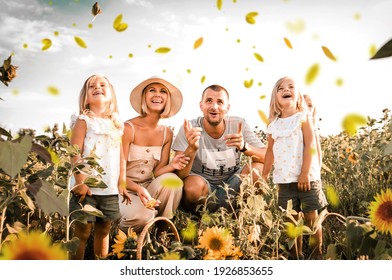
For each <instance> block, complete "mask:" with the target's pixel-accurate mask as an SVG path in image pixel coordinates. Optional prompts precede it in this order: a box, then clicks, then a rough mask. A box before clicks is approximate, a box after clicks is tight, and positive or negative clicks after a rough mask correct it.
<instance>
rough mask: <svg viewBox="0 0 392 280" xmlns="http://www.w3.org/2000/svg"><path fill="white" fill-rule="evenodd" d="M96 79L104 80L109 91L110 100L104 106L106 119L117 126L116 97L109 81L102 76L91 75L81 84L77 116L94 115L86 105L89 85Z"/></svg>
mask: <svg viewBox="0 0 392 280" xmlns="http://www.w3.org/2000/svg"><path fill="white" fill-rule="evenodd" d="M97 78H103V79H105V80H106V81H107V82H108V84H109V87H110V91H111V97H112V98H111V99H110V102H109V103H108V104H107V106H106V117H107V118H108V119H111V120H112V121H113V122H114V123H115V124H116V126H117V123H118V106H117V97H116V93H115V91H114V87H113V85H112V83H110V81H109V79H108V78H106V77H105V76H103V75H100V74H94V75H91V76H90V77H88V78H87V79H86V81H85V82H84V84H83V87H82V89H81V90H80V95H79V114H85V115H88V116H93V115H94V113H93V112H91V111H90V107H89V104H88V103H87V91H88V89H89V87H90V84H91V83H93V82H94V81H95V80H96V79H97Z"/></svg>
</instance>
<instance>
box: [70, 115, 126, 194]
mask: <svg viewBox="0 0 392 280" xmlns="http://www.w3.org/2000/svg"><path fill="white" fill-rule="evenodd" d="M77 119H81V120H84V121H85V122H86V124H87V131H86V137H85V139H84V148H83V154H82V156H83V157H86V156H88V155H89V154H90V152H91V151H92V150H93V149H94V148H95V154H96V155H97V156H98V157H99V159H98V160H97V162H98V163H99V164H100V166H101V167H102V168H103V169H104V171H105V174H104V175H103V176H102V181H103V182H104V183H105V184H106V185H107V188H90V190H91V193H92V194H94V195H115V194H118V180H119V175H120V152H121V137H122V134H123V129H122V128H117V127H116V126H115V125H114V123H113V121H112V120H110V119H103V118H96V117H89V116H87V115H78V116H77V115H75V114H74V115H72V116H71V128H73V126H74V124H75V122H76V120H77Z"/></svg>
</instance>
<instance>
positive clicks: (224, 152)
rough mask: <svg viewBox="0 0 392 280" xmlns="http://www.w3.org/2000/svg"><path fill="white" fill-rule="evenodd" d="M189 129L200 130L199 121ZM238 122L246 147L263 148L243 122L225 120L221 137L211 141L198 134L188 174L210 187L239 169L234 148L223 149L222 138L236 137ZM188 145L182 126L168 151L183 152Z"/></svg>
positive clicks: (203, 133) (239, 120) (203, 134)
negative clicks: (194, 153) (196, 149)
mask: <svg viewBox="0 0 392 280" xmlns="http://www.w3.org/2000/svg"><path fill="white" fill-rule="evenodd" d="M190 122H191V124H192V126H193V127H201V128H203V117H199V118H196V119H193V120H190ZM240 122H242V134H243V138H244V141H245V142H247V143H248V144H250V145H252V146H254V147H258V148H263V147H265V145H264V144H263V143H262V142H261V140H260V139H259V138H257V137H256V135H255V134H254V132H253V131H252V130H251V129H250V127H249V125H248V124H247V123H246V121H245V119H243V118H240V117H233V116H226V117H225V123H226V128H225V132H224V133H223V135H222V137H221V138H219V139H214V138H212V137H211V136H209V135H208V134H207V133H206V132H205V130H204V129H203V130H202V133H201V138H200V141H199V149H198V151H197V153H196V157H195V160H194V162H193V165H192V169H191V172H192V173H196V174H199V175H201V176H203V177H204V178H205V179H206V180H207V181H208V182H210V183H211V184H221V183H222V182H223V181H225V180H226V179H228V178H229V177H230V176H231V175H232V174H234V173H235V172H236V171H237V170H238V169H239V168H240V159H241V152H240V151H236V149H235V148H234V147H227V146H226V144H225V142H226V140H224V138H223V136H224V135H226V134H232V133H237V130H238V124H239V123H240ZM187 147H188V142H187V140H186V137H185V132H184V126H181V127H180V129H179V131H178V134H177V136H176V137H175V139H174V142H173V145H172V149H173V150H174V151H185V150H186V148H187Z"/></svg>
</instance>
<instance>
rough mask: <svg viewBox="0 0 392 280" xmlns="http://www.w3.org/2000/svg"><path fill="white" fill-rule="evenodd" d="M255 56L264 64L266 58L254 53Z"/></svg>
mask: <svg viewBox="0 0 392 280" xmlns="http://www.w3.org/2000/svg"><path fill="white" fill-rule="evenodd" d="M253 55H254V57H255V58H256V59H257V60H258V61H260V62H264V58H263V57H262V56H261V55H260V54H258V53H254V54H253Z"/></svg>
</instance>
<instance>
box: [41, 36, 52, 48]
mask: <svg viewBox="0 0 392 280" xmlns="http://www.w3.org/2000/svg"><path fill="white" fill-rule="evenodd" d="M41 42H42V48H41V50H43V51H46V50H47V49H49V48H50V47H51V46H52V41H51V40H50V39H48V38H45V39H42V41H41Z"/></svg>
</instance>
